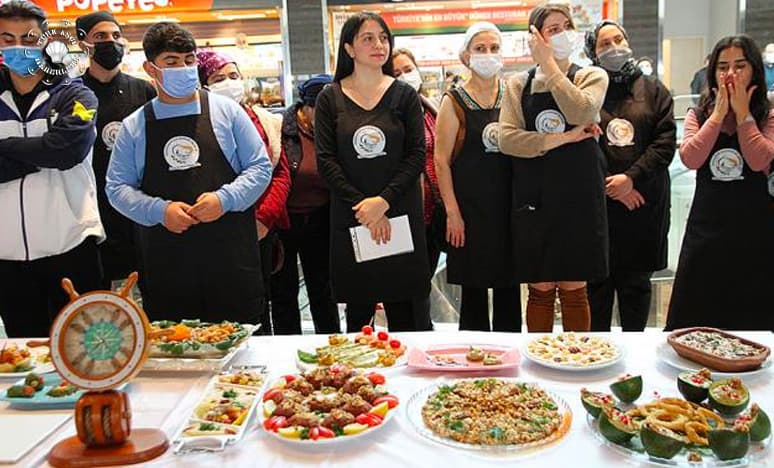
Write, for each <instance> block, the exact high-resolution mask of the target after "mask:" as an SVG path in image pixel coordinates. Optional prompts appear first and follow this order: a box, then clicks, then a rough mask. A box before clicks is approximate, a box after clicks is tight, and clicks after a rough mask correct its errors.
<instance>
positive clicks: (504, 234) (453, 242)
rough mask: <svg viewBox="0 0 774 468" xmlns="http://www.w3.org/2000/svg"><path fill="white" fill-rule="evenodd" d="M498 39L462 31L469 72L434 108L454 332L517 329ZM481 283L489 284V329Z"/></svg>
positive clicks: (494, 33)
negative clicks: (457, 299)
mask: <svg viewBox="0 0 774 468" xmlns="http://www.w3.org/2000/svg"><path fill="white" fill-rule="evenodd" d="M501 43H502V39H501V37H500V31H499V30H498V29H497V27H496V26H495V25H493V24H491V23H476V24H474V25H472V26H471V27H469V28H468V30H467V32H466V34H465V42H464V44H463V46H462V48H461V49H460V61H461V62H462V63H463V64H464V65H465V66H466V67H468V68H469V69H470V70H471V72H472V73H471V77H470V79H469V80H468V81H467V82H465V84H463V85H462V86H460V87H458V88H454V89H452V90H450V91H447V93H446V94H445V95H444V97H443V100H442V101H441V108H440V110H439V111H438V122H437V123H438V126H437V132H438V134H437V138H436V142H435V165H436V172H437V174H438V183H439V186H440V189H441V196H442V198H443V203H444V206H445V208H446V216H447V219H446V240H447V241H448V243H449V245H450V247H449V251H448V259H447V279H448V281H449V283H453V284H460V285H462V301H461V307H460V329H461V330H485V331H489V330H492V329H494V330H495V331H521V300H520V298H519V289H518V283H517V281H516V276H515V274H514V269H513V262H512V257H511V255H510V247H511V236H510V228H509V224H510V223H509V216H510V193H511V174H510V161H509V158H507V157H506V156H504V155H503V154H501V153H500V148H499V147H498V143H497V134H498V131H499V125H498V123H497V119H498V117H499V115H500V103H501V101H502V96H503V82H502V80H500V77H499V72H500V69H501V68H502V57H501V56H500V46H501ZM488 288H493V289H494V304H493V309H494V310H493V312H494V314H493V319H492V325H491V326H490V323H489V300H488Z"/></svg>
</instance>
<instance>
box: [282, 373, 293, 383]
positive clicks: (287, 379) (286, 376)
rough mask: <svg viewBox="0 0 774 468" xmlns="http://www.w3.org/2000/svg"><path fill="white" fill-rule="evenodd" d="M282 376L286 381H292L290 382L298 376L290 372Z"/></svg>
mask: <svg viewBox="0 0 774 468" xmlns="http://www.w3.org/2000/svg"><path fill="white" fill-rule="evenodd" d="M282 378H283V379H285V383H290V382H292V381H294V380H296V376H295V375H290V374H288V375H283V376H282Z"/></svg>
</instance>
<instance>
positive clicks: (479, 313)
mask: <svg viewBox="0 0 774 468" xmlns="http://www.w3.org/2000/svg"><path fill="white" fill-rule="evenodd" d="M492 296H493V297H492V309H493V311H492V325H491V326H490V325H489V295H488V290H487V288H472V287H469V286H463V287H462V299H461V303H460V330H477V331H492V330H494V331H500V332H520V331H521V290H520V289H519V287H518V286H516V287H513V288H494V289H493V294H492Z"/></svg>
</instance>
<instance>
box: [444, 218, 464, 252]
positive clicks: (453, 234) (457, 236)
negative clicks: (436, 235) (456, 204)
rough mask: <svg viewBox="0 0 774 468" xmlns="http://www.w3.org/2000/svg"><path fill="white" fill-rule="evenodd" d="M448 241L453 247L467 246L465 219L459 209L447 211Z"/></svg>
mask: <svg viewBox="0 0 774 468" xmlns="http://www.w3.org/2000/svg"><path fill="white" fill-rule="evenodd" d="M446 242H448V243H449V245H451V246H452V247H456V248H460V247H465V221H463V219H462V213H460V212H459V211H453V212H451V213H446Z"/></svg>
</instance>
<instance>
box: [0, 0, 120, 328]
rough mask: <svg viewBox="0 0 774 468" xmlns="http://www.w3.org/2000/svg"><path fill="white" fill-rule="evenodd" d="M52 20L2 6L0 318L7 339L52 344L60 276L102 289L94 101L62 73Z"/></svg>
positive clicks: (21, 5) (24, 6) (25, 7)
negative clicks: (49, 37) (55, 59)
mask: <svg viewBox="0 0 774 468" xmlns="http://www.w3.org/2000/svg"><path fill="white" fill-rule="evenodd" d="M45 21H46V16H45V13H44V12H43V10H41V9H40V8H38V7H37V6H35V5H34V4H32V3H30V2H27V1H20V0H13V1H10V2H7V3H4V4H3V5H2V6H0V49H1V50H2V54H3V60H4V63H3V67H2V69H0V220H2V221H1V222H0V225H2V228H1V229H0V316H1V317H2V319H3V322H4V324H5V328H6V332H7V334H8V336H10V337H41V336H48V334H49V327H50V325H51V321H52V319H53V318H54V317H55V316H56V314H57V313H58V312H59V310H60V309H61V308H62V307H63V306H64V305H65V304H66V303H67V302H68V300H69V299H68V296H67V294H65V292H64V291H63V290H62V287H61V285H60V284H61V280H62V278H64V277H67V278H70V279H71V280H72V281H73V283H74V284H75V286H76V288H77V289H78V290H79V291H90V290H94V289H98V288H99V286H100V281H101V268H100V264H99V254H98V253H97V243H98V242H101V241H102V240H104V238H105V231H104V229H103V227H102V224H101V222H100V217H99V211H98V209H97V192H96V184H95V180H94V171H93V170H92V167H91V150H92V146H93V145H94V140H95V138H96V131H95V129H94V125H95V114H96V110H97V99H96V97H95V96H94V94H93V93H92V92H91V91H90V90H89V89H88V88H86V87H85V86H84V85H83V83H82V82H81V80H80V79H69V78H68V77H67V76H66V74H61V75H58V74H56V71H57V70H58V69H56V68H54V67H55V66H56V65H51V61H50V60H49V58H48V56H47V55H46V53H45V50H46V48H47V47H48V45H49V44H46V43H45V38H44V39H41V37H42V36H43V33H44V31H45V29H46V26H45Z"/></svg>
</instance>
